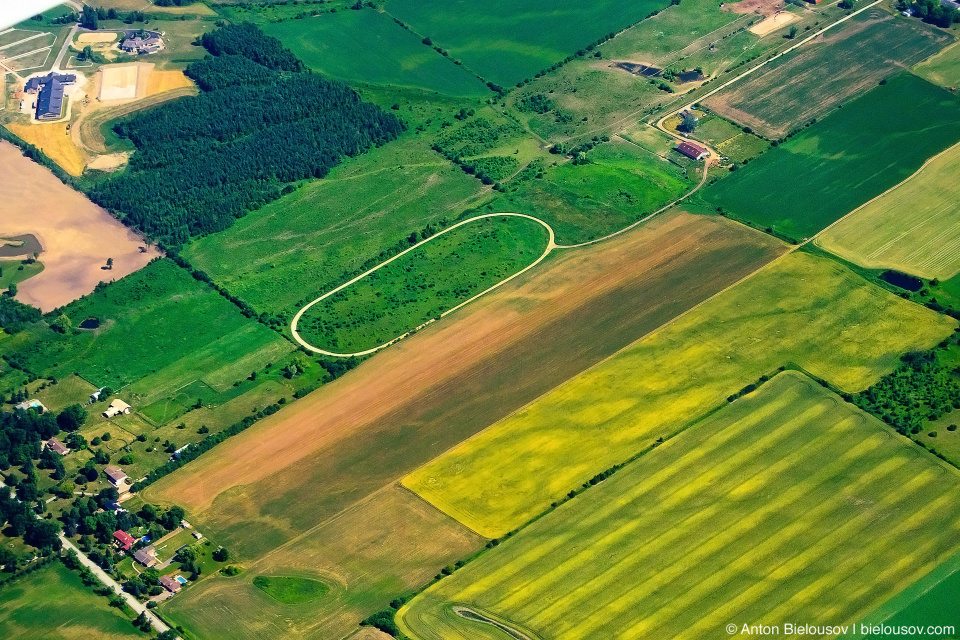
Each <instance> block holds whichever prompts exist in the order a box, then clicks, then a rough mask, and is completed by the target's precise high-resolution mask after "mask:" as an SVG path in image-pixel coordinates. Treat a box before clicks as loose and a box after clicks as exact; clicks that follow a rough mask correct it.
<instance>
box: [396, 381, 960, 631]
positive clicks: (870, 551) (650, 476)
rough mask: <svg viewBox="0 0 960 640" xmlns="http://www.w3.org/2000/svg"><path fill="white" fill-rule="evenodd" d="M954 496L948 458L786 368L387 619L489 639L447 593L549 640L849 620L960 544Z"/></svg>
mask: <svg viewBox="0 0 960 640" xmlns="http://www.w3.org/2000/svg"><path fill="white" fill-rule="evenodd" d="M958 498H960V474H958V472H957V471H956V470H955V469H954V468H952V467H950V466H949V465H946V464H945V463H942V462H941V461H939V460H937V459H936V458H935V457H934V456H932V455H930V454H928V453H926V452H924V451H920V450H918V449H917V448H916V447H915V446H914V445H913V444H912V443H911V442H909V441H908V440H906V439H905V438H900V437H898V436H896V435H895V434H893V433H892V431H890V430H889V429H888V428H887V427H886V426H885V425H883V424H882V423H881V422H879V421H877V420H876V419H874V418H872V417H871V416H868V415H866V414H864V413H862V412H860V411H859V410H857V409H856V408H855V407H853V406H852V405H849V404H846V403H844V402H843V401H842V400H841V399H840V398H838V397H837V396H836V395H834V394H832V393H830V392H829V391H826V390H825V389H823V388H822V387H820V386H819V385H818V384H817V383H815V382H814V381H812V380H810V379H809V378H807V377H806V376H804V375H803V374H800V373H798V372H793V371H789V372H785V373H782V374H780V375H778V376H776V377H775V378H773V379H772V380H771V381H769V382H767V383H766V384H765V385H764V386H762V387H761V388H760V389H759V391H757V392H755V393H754V394H751V395H748V396H746V397H744V398H741V399H739V400H737V401H735V402H734V403H733V404H730V405H728V406H725V407H724V408H722V409H721V410H720V411H718V412H716V413H714V414H712V415H711V416H710V417H708V418H706V419H705V420H703V421H702V422H700V423H698V424H696V425H695V426H693V427H691V428H690V429H689V430H687V431H684V432H683V433H681V434H679V435H678V436H676V437H675V438H673V439H671V440H669V441H667V442H666V443H665V444H663V445H661V446H659V447H658V448H656V449H654V450H652V451H650V452H649V453H647V454H645V455H644V456H643V457H641V458H640V459H639V460H637V461H636V462H634V463H633V464H631V465H629V466H627V467H626V468H624V469H622V470H621V471H619V472H618V473H617V474H615V475H614V476H613V477H612V478H610V479H608V480H606V481H605V482H603V483H601V484H599V485H598V486H596V487H595V488H593V489H590V490H588V491H587V492H585V493H584V494H582V495H580V496H578V497H576V498H574V499H573V500H571V501H570V502H567V503H566V504H564V505H562V506H561V507H559V508H558V509H557V510H556V511H554V512H552V513H550V514H548V515H546V516H545V517H544V518H542V519H540V520H539V521H537V522H535V523H533V524H531V525H530V526H529V527H527V528H526V529H524V530H522V531H521V532H520V533H518V534H517V535H516V536H514V537H513V538H510V539H508V540H506V541H504V542H503V543H501V544H500V545H499V547H497V548H495V549H492V550H490V551H488V552H486V553H484V554H483V555H481V556H480V557H479V558H478V559H476V560H475V561H473V562H471V563H470V564H468V565H467V566H465V567H464V568H462V569H460V570H459V571H457V572H455V573H454V574H453V576H451V577H449V578H446V579H444V580H442V581H441V582H439V583H438V584H436V585H434V586H432V587H430V588H428V589H427V590H426V591H425V592H424V593H422V594H421V595H419V596H417V597H416V598H415V599H414V600H413V601H412V602H411V603H409V604H408V605H406V606H405V607H404V608H403V609H401V611H400V613H399V614H398V618H399V621H400V624H401V627H402V629H403V631H404V632H405V633H406V634H407V635H409V636H410V637H411V638H414V639H415V640H467V639H470V640H472V639H474V638H477V637H483V638H486V637H488V636H487V635H486V634H482V635H481V634H480V633H478V632H477V631H478V625H477V624H475V623H472V622H468V621H466V620H463V619H462V618H458V617H455V616H454V615H453V614H452V612H451V611H450V605H451V604H453V603H455V604H457V605H461V606H466V607H476V610H477V611H480V612H482V613H489V614H491V615H492V616H494V617H495V618H496V619H498V620H500V621H502V622H504V623H505V624H508V625H511V624H513V625H515V626H516V627H517V628H519V629H520V630H521V631H522V630H526V629H529V630H531V631H533V632H534V633H536V634H538V637H543V638H553V639H555V640H581V639H583V640H586V639H591V638H610V639H628V638H631V639H632V638H676V639H678V640H683V639H691V640H692V639H697V640H709V639H713V638H715V639H718V640H720V639H723V638H728V637H730V634H729V632H728V631H727V629H726V625H727V624H729V623H734V624H736V625H737V626H738V627H740V626H742V625H743V624H781V625H782V624H783V623H784V622H785V621H796V622H797V623H800V622H806V623H808V624H814V623H816V624H853V623H856V622H858V621H859V620H860V619H861V618H862V616H863V615H864V614H865V613H867V612H869V611H871V610H872V609H873V608H874V607H876V606H877V605H878V604H880V603H882V602H884V601H885V600H886V599H887V598H889V597H890V596H892V595H894V594H896V593H897V592H898V591H900V590H901V589H903V588H904V587H906V586H908V585H910V584H911V583H913V582H914V581H915V580H917V579H918V578H919V577H921V576H923V575H924V574H926V573H927V572H929V571H930V570H931V569H933V568H934V567H936V566H937V565H938V564H939V563H941V562H942V561H943V560H945V559H946V558H949V557H951V556H952V555H953V554H955V553H957V551H958V550H960V542H958V540H960V539H958V533H960V524H958V523H960V506H958ZM879 523H883V524H882V526H878V524H879ZM826 594H829V597H823V596H825V595H826ZM489 637H492V636H489ZM500 637H505V636H500Z"/></svg>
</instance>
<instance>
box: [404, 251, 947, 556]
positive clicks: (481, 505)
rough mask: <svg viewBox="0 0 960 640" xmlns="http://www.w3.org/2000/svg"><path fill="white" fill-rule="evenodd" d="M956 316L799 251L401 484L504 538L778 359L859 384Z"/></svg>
mask: <svg viewBox="0 0 960 640" xmlns="http://www.w3.org/2000/svg"><path fill="white" fill-rule="evenodd" d="M956 324H957V323H956V321H955V320H952V319H950V318H947V317H945V316H942V315H939V314H937V313H934V312H932V311H930V310H928V309H925V308H923V307H920V306H918V305H914V304H911V303H908V302H905V301H904V300H901V299H900V298H899V297H897V296H895V295H894V294H892V293H888V292H886V291H884V290H882V289H880V288H879V287H876V286H874V285H872V284H869V283H868V282H866V281H865V280H863V279H861V278H860V277H859V276H857V275H855V274H854V273H853V272H851V271H849V270H848V269H846V268H844V267H842V266H840V265H839V264H837V263H835V262H833V261H831V260H829V259H825V258H817V257H814V256H812V255H809V254H805V253H792V254H790V255H788V256H785V257H784V258H781V259H780V260H779V261H777V262H775V263H773V264H772V265H770V266H769V267H767V268H765V269H764V270H762V271H760V272H759V273H757V274H755V275H754V276H752V277H751V278H749V279H748V280H746V281H744V282H741V283H740V284H739V285H737V286H736V287H734V288H733V289H731V290H729V291H727V292H725V293H724V294H723V295H720V296H717V297H716V298H713V299H712V300H710V301H708V302H707V303H705V304H704V305H702V306H700V307H698V308H697V309H696V310H695V311H693V312H692V313H690V314H687V315H685V316H683V317H682V318H680V319H679V320H677V321H676V322H674V323H672V324H670V325H668V326H666V327H664V328H663V329H661V330H660V331H658V332H656V333H655V334H653V335H651V336H650V337H648V338H646V339H644V340H641V341H640V342H637V343H635V344H633V345H631V346H630V347H628V348H626V349H624V350H623V351H621V352H619V353H618V354H617V355H616V356H614V357H613V358H611V359H609V360H607V361H605V362H604V363H602V364H601V365H599V366H597V367H595V368H593V369H591V370H589V371H587V372H586V373H584V374H582V375H580V376H578V377H577V378H574V379H572V380H571V381H569V382H568V383H566V384H564V385H563V386H561V387H559V388H558V389H556V390H555V391H553V392H551V393H550V394H549V395H546V396H544V397H543V398H540V399H539V400H538V401H537V402H535V403H533V404H531V405H529V406H527V407H525V408H524V409H522V410H521V411H519V412H517V413H515V414H513V415H511V416H510V417H509V418H507V419H505V420H503V421H501V422H500V423H498V424H496V425H494V426H492V427H491V428H489V429H487V430H486V431H484V432H482V433H480V434H479V435H477V436H476V437H474V438H472V439H471V440H468V441H467V442H465V443H463V444H462V445H460V446H458V447H457V448H455V449H453V450H452V451H450V452H448V453H446V454H444V455H443V456H441V457H440V458H438V459H437V460H434V461H432V462H431V463H429V464H427V465H426V466H424V467H422V468H420V469H418V470H417V471H416V472H414V473H413V474H411V475H410V476H408V477H407V478H405V479H404V480H403V484H404V485H405V486H406V487H408V488H410V489H411V490H413V491H415V492H416V493H418V494H420V495H421V496H422V497H424V498H425V499H426V500H428V501H429V502H431V503H433V504H434V505H436V506H437V507H438V508H439V509H441V510H442V511H444V512H445V513H447V514H450V515H452V516H453V517H454V518H456V519H457V520H459V521H460V522H463V523H464V524H466V525H467V526H468V527H470V528H471V529H473V530H474V531H477V532H478V533H480V534H482V535H484V536H487V537H498V536H501V535H503V534H504V533H506V532H508V531H510V530H512V529H514V528H516V527H517V526H519V525H522V524H524V523H525V522H527V521H529V520H530V519H531V518H532V517H534V516H536V515H537V514H539V513H541V512H542V511H543V510H544V509H546V508H547V506H548V505H549V504H550V503H551V502H552V501H554V500H557V499H559V498H561V497H562V496H563V495H564V494H565V493H567V492H568V491H570V490H571V489H573V488H576V487H578V486H580V484H581V483H582V482H584V481H586V480H589V479H590V478H591V477H593V476H594V475H595V474H597V473H600V472H602V471H603V470H605V469H607V468H609V467H611V466H613V465H614V464H617V463H620V462H622V461H624V460H626V459H628V458H630V457H631V456H633V455H634V454H636V453H639V452H640V451H642V450H643V449H644V448H646V447H648V446H650V445H651V444H653V443H654V441H656V439H657V438H660V437H668V436H670V435H671V434H673V433H676V432H677V431H678V430H679V429H681V428H682V427H683V426H684V425H686V424H689V423H690V421H691V420H694V419H696V418H698V417H701V416H703V415H705V414H706V413H707V412H709V411H710V410H711V409H713V408H714V407H717V406H719V405H720V404H721V403H722V402H723V401H724V399H725V398H726V397H727V396H728V395H730V394H732V393H735V392H736V391H738V390H740V389H741V388H743V387H744V386H745V385H747V384H749V383H752V382H754V381H755V380H757V378H759V377H760V376H761V375H763V374H769V373H771V372H772V371H773V370H775V369H776V368H777V367H779V366H782V365H786V364H788V363H791V362H794V363H797V364H799V365H800V366H801V367H804V368H805V369H806V370H808V371H810V372H811V373H813V374H814V375H817V376H820V377H823V378H825V379H827V380H829V381H830V382H831V383H833V384H835V385H837V386H838V387H839V388H841V389H844V390H846V391H859V390H862V389H864V388H866V387H868V386H869V385H870V384H872V383H873V382H876V381H877V380H878V379H879V378H880V377H881V376H882V375H884V374H885V373H888V372H889V371H892V370H893V368H894V367H895V365H896V363H897V361H898V360H897V358H898V356H899V354H901V353H903V352H906V351H912V350H916V349H923V348H929V347H931V346H933V345H934V344H936V343H937V342H939V341H940V340H941V339H942V338H944V337H945V336H947V335H949V334H950V332H951V331H952V329H953V327H955V326H956ZM585 451H587V452H590V454H589V455H586V456H585V455H584V453H583V452H585ZM504 452H509V454H505V453H504Z"/></svg>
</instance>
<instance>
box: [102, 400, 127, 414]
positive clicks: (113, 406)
mask: <svg viewBox="0 0 960 640" xmlns="http://www.w3.org/2000/svg"><path fill="white" fill-rule="evenodd" d="M121 413H123V414H128V413H130V405H128V404H127V403H126V402H124V401H123V400H121V399H120V398H114V399H113V401H112V402H111V403H110V406H109V407H107V410H106V411H104V412H103V417H104V418H112V417H113V416H116V415H120V414H121Z"/></svg>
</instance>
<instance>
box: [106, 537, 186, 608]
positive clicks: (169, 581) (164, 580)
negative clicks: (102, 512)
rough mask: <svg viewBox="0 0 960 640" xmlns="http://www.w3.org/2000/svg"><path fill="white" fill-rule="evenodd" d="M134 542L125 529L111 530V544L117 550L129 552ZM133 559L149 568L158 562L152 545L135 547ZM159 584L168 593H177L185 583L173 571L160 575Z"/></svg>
mask: <svg viewBox="0 0 960 640" xmlns="http://www.w3.org/2000/svg"><path fill="white" fill-rule="evenodd" d="M136 543H137V539H136V538H134V537H133V536H132V535H130V534H129V533H127V532H126V531H123V530H119V529H118V530H117V531H114V532H113V544H114V546H115V547H116V548H117V550H118V551H123V552H124V553H130V550H131V549H133V545H135V544H136ZM133 559H134V560H135V561H137V562H139V563H140V564H142V565H143V566H145V567H146V568H148V569H150V568H152V567H154V566H156V564H157V562H158V560H157V550H156V549H155V548H154V547H153V545H150V546H148V547H143V548H142V549H137V550H136V551H134V552H133ZM160 584H161V586H163V588H164V589H166V590H167V591H169V592H170V593H177V592H178V591H180V589H181V588H182V587H183V585H184V584H186V579H185V578H183V577H182V576H180V575H178V574H177V573H176V572H175V573H172V574H170V575H166V576H160Z"/></svg>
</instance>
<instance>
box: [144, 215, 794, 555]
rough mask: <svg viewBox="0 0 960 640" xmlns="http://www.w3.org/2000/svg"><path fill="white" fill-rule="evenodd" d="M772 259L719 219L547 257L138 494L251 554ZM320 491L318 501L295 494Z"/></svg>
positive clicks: (654, 228)
mask: <svg viewBox="0 0 960 640" xmlns="http://www.w3.org/2000/svg"><path fill="white" fill-rule="evenodd" d="M696 247H699V250H694V248H696ZM783 250H784V245H782V244H781V243H779V242H778V241H776V240H774V239H771V238H770V237H769V236H765V235H763V234H760V233H757V232H754V231H751V230H748V229H744V228H743V227H742V226H739V225H735V224H733V223H730V222H729V221H726V220H723V219H722V218H700V217H695V216H690V215H687V214H681V213H676V214H666V215H664V216H662V217H658V218H655V219H654V220H652V221H651V222H650V223H648V224H647V225H644V226H643V227H642V228H640V229H636V230H634V231H632V232H630V233H627V234H624V235H623V236H621V237H618V238H616V239H614V240H611V241H610V242H607V243H603V244H600V245H597V246H596V247H591V248H587V249H584V250H581V251H571V252H563V253H558V254H557V255H556V256H555V257H551V259H550V260H548V261H546V262H544V263H543V265H542V266H541V268H538V269H537V270H535V271H531V272H529V273H527V274H525V275H524V276H522V277H520V278H518V279H516V280H514V281H512V282H510V283H508V284H507V285H505V286H504V287H502V288H500V289H498V290H497V291H495V292H493V293H491V294H490V295H488V296H484V297H482V298H480V299H478V300H477V301H476V302H474V303H472V304H471V305H469V306H467V307H464V309H463V311H462V313H458V314H455V315H454V316H451V318H449V319H445V320H443V321H440V322H437V323H434V324H432V325H431V326H430V327H428V328H426V329H424V330H423V331H421V332H420V333H418V334H417V335H415V336H412V337H411V338H410V339H408V340H405V341H403V342H401V343H399V344H397V345H395V346H394V347H392V348H390V349H387V350H385V351H383V352H381V353H378V354H377V355H375V356H374V357H373V358H371V359H370V360H369V361H368V362H365V363H364V364H362V365H360V367H358V368H357V369H356V370H354V371H352V372H351V373H349V374H348V375H347V376H345V377H344V378H342V379H340V380H338V381H336V382H334V383H332V384H330V385H326V386H325V387H323V388H321V389H320V390H318V391H316V392H314V393H312V394H310V395H309V396H307V397H305V398H302V399H301V400H299V401H298V402H297V403H295V404H294V405H293V406H292V407H290V408H287V409H284V410H282V411H280V412H279V413H277V414H276V415H274V416H272V417H271V418H268V419H266V420H264V421H262V422H260V423H259V424H257V425H254V426H253V427H251V428H250V429H249V430H247V431H246V432H244V433H243V434H241V435H238V436H235V437H234V438H231V439H230V440H228V441H227V442H225V443H223V444H222V445H219V446H218V447H217V448H216V449H215V450H214V451H213V452H211V454H207V455H204V456H201V457H200V458H199V459H198V460H196V461H194V462H193V463H191V464H189V465H186V466H185V467H184V468H183V469H181V470H179V471H178V472H177V473H176V474H174V475H172V476H168V477H167V478H164V479H162V480H160V481H159V482H157V483H156V484H155V485H153V486H152V487H150V488H149V489H147V492H146V493H147V495H148V496H149V499H151V500H158V501H161V502H176V503H178V504H181V505H182V506H184V508H186V509H187V510H188V512H190V513H191V514H196V516H195V518H196V517H200V518H201V519H202V520H203V521H205V524H206V526H207V527H212V528H214V529H216V530H218V531H219V532H220V533H219V534H218V538H222V539H223V540H224V544H228V545H230V546H231V548H233V549H235V550H236V551H237V553H240V554H242V555H243V556H247V557H257V556H261V555H263V554H265V553H266V552H268V551H269V550H270V549H271V548H273V547H274V546H276V541H277V540H286V539H290V538H292V537H294V536H295V535H297V534H298V533H301V532H303V531H305V530H307V529H309V528H311V527H314V526H316V525H317V524H318V523H319V522H321V521H323V520H324V519H325V518H328V517H331V516H333V515H334V514H336V513H337V512H338V511H340V510H341V509H344V508H346V507H347V506H349V505H350V504H352V503H354V502H355V501H356V500H359V499H361V498H363V497H364V496H365V495H367V494H369V493H370V492H372V491H375V490H377V489H379V488H380V487H383V486H384V485H386V484H388V483H389V482H392V481H394V480H395V479H398V478H400V477H402V476H403V475H405V474H406V473H409V471H410V470H412V469H413V468H415V467H416V466H418V465H420V464H423V463H425V462H427V461H428V460H430V459H431V458H432V457H434V456H436V455H438V454H440V453H441V452H443V451H444V450H446V449H447V448H449V447H451V446H453V445H454V444H456V443H457V442H459V441H461V440H463V439H464V438H466V437H468V436H470V435H472V434H473V433H475V432H477V431H479V430H480V429H483V428H484V427H486V426H487V425H489V424H491V423H492V422H494V421H496V420H498V419H500V418H502V417H504V416H506V415H508V414H509V413H510V412H511V411H513V410H514V409H516V408H518V407H520V406H523V405H524V404H526V403H527V402H530V401H531V400H533V399H534V398H536V397H538V396H540V395H542V394H543V393H545V392H546V391H548V390H549V389H551V388H553V387H555V386H556V385H557V384H560V383H561V382H563V381H564V380H567V379H569V378H570V377H571V376H574V375H576V374H577V373H579V372H580V371H582V370H583V369H584V368H585V367H587V366H590V365H591V364H594V363H596V362H598V361H599V360H601V359H602V358H604V357H607V356H609V355H610V354H612V353H614V352H615V351H617V350H618V349H620V348H622V347H624V346H626V345H628V344H630V343H631V342H633V341H634V340H636V339H637V338H639V337H641V336H643V335H644V334H646V333H648V332H649V331H651V330H653V329H655V328H656V327H658V326H660V325H662V324H663V323H664V322H666V321H668V320H670V319H671V318H673V317H675V316H676V315H677V314H679V313H682V312H683V311H685V310H686V309H688V308H690V306H692V305H694V304H696V303H697V302H699V301H701V300H703V299H705V298H707V297H709V296H710V295H712V294H713V293H715V292H716V291H718V290H719V289H721V288H723V287H725V286H727V285H729V284H730V283H732V282H735V281H736V280H738V279H740V278H742V277H743V276H745V275H747V274H749V273H751V272H753V271H754V270H756V269H757V268H758V267H759V266H761V265H763V264H765V263H766V262H768V261H769V260H771V259H773V258H774V257H775V256H777V255H779V254H780V253H781V252H782V251H783ZM704 273H710V274H711V277H709V278H705V277H703V274H704ZM666 292H672V294H671V295H667V293H666ZM545 345H546V348H545ZM505 354H509V356H510V357H509V358H508V357H505ZM508 381H509V382H508ZM252 443H258V445H257V446H256V447H252V446H251V444H252ZM307 460H309V465H308V466H306V467H304V464H305V462H306V461H307ZM241 480H242V482H243V486H241V485H239V484H238V483H239V482H241ZM321 485H322V486H325V487H327V492H326V493H325V494H324V496H322V497H321V496H318V495H317V494H316V493H315V492H312V491H305V490H304V488H305V487H309V486H321Z"/></svg>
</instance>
